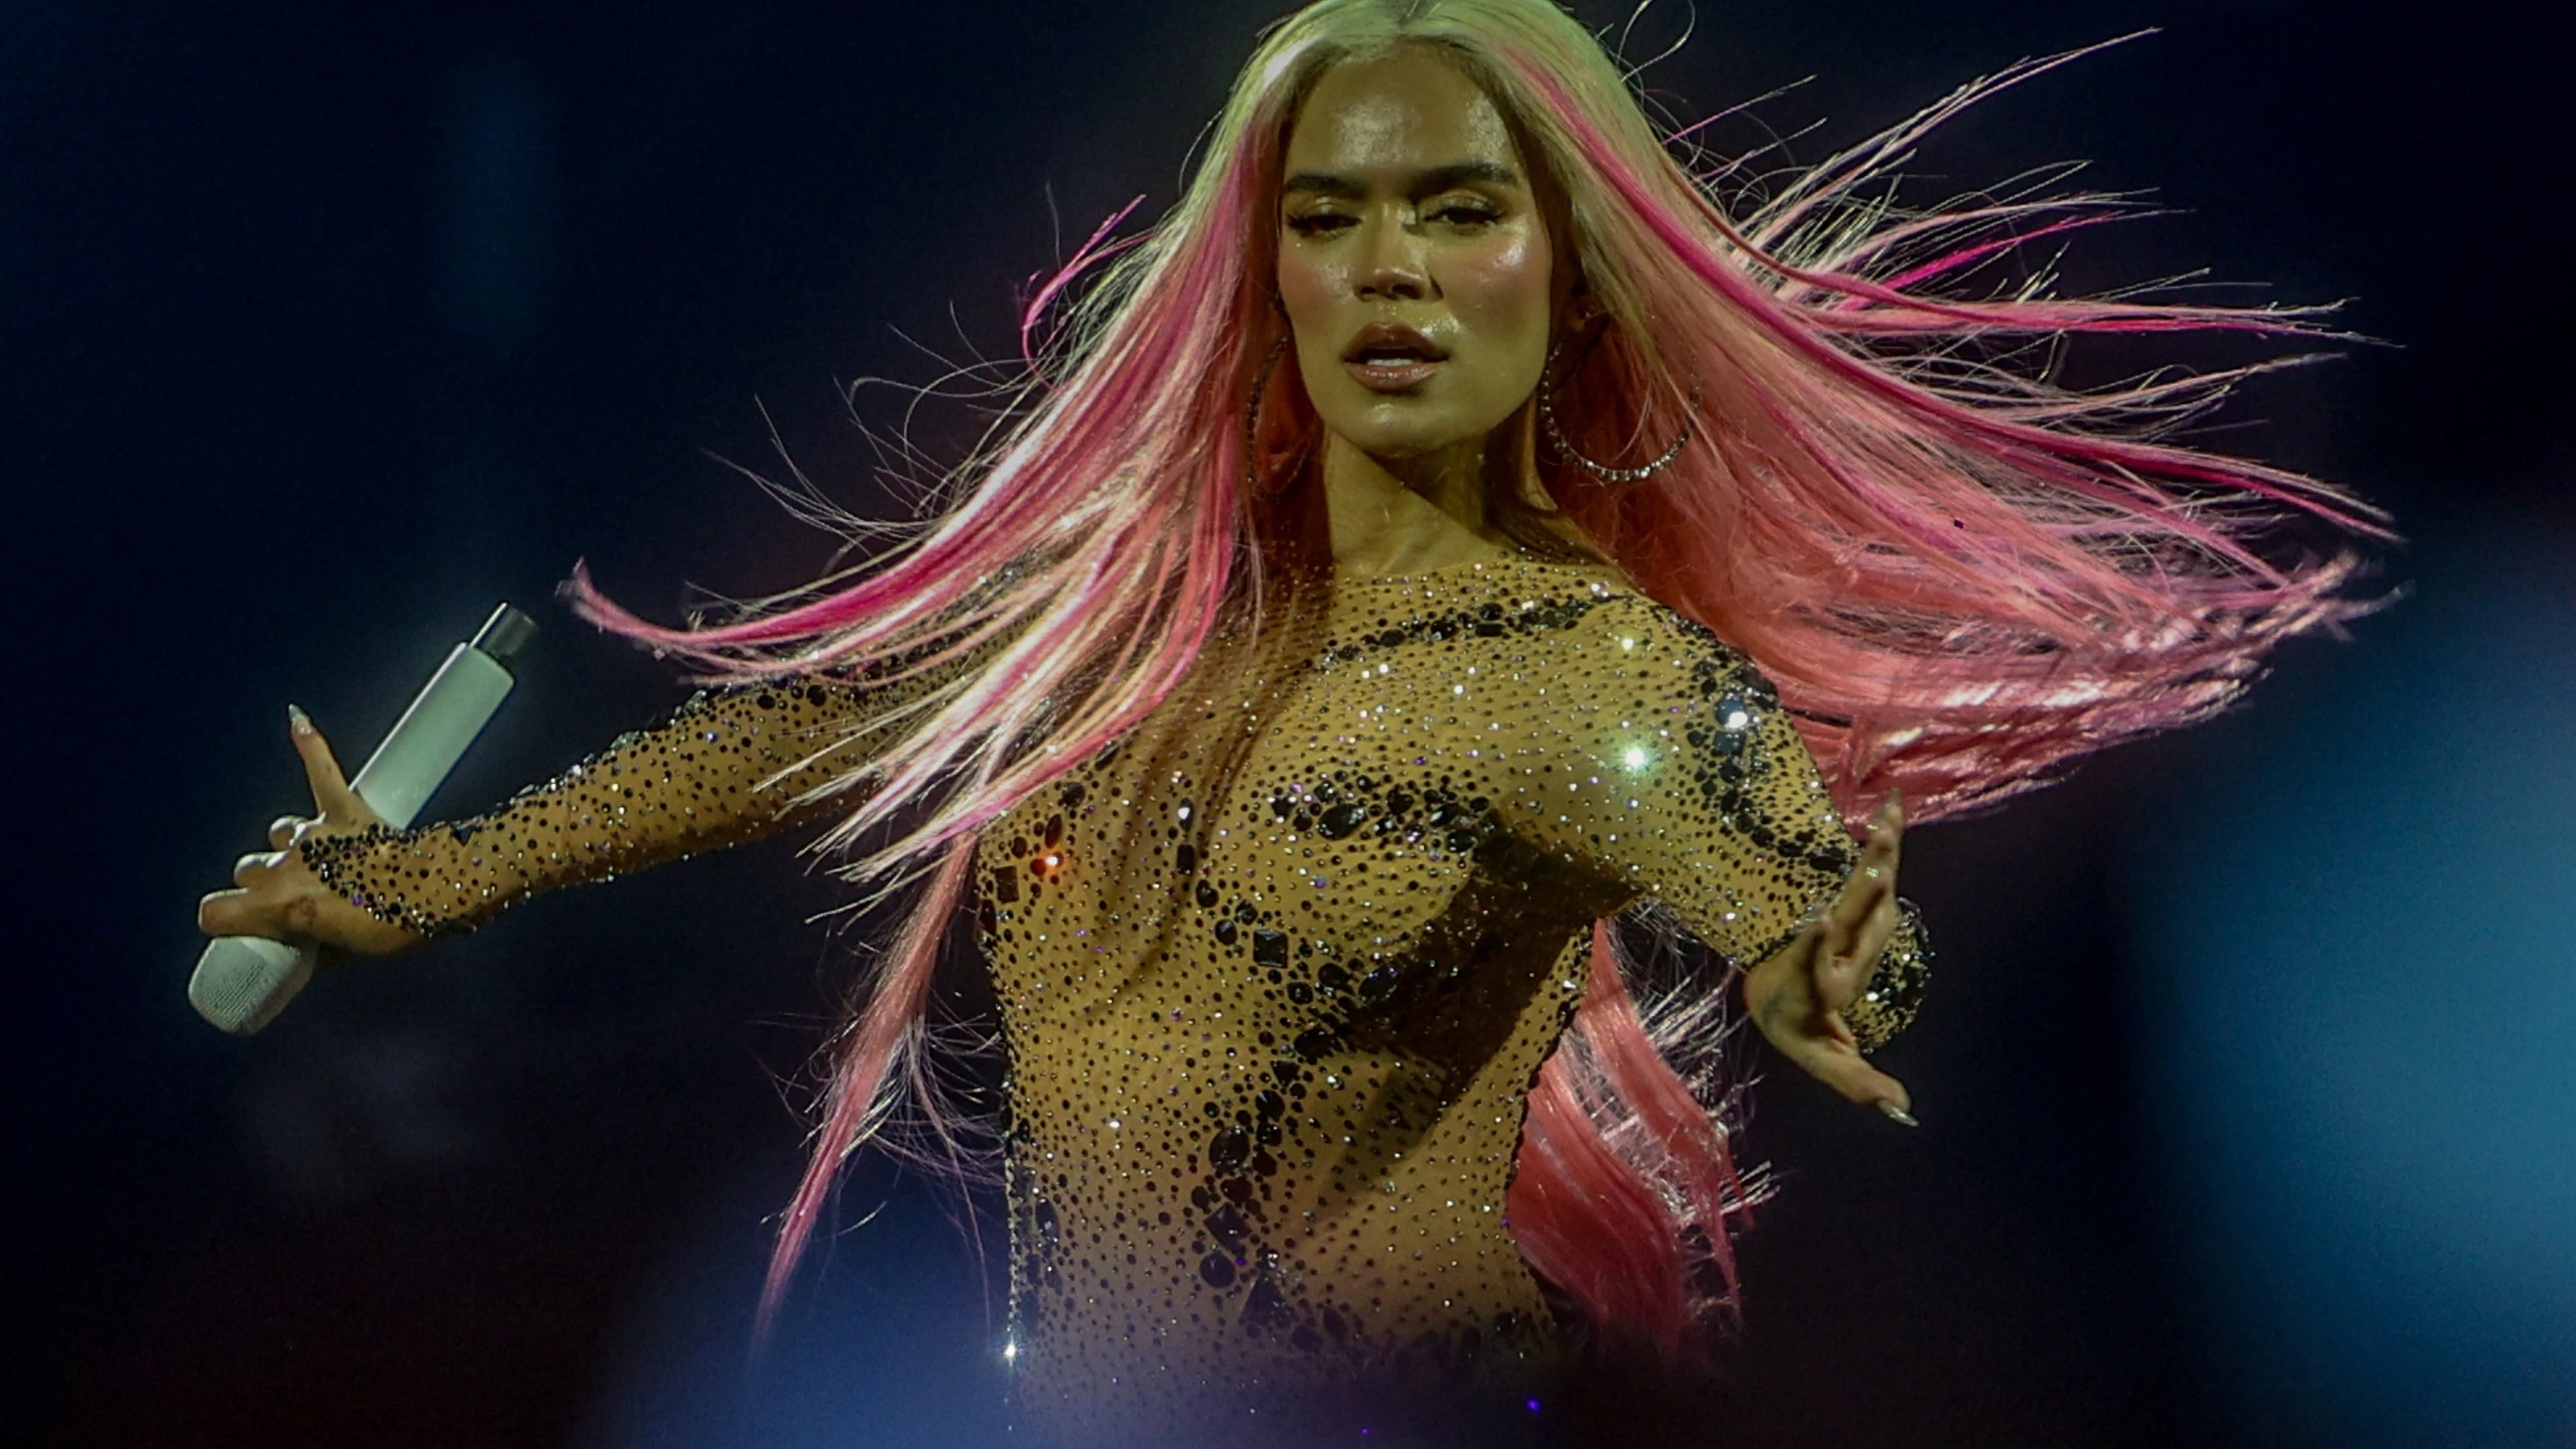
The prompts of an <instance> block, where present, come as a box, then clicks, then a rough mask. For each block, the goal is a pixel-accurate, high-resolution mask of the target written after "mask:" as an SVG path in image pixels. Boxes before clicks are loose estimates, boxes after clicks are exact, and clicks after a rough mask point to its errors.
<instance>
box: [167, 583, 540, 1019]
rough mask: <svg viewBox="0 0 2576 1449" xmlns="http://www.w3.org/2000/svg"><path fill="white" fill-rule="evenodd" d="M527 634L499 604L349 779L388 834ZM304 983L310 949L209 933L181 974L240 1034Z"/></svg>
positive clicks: (489, 706)
mask: <svg viewBox="0 0 2576 1449" xmlns="http://www.w3.org/2000/svg"><path fill="white" fill-rule="evenodd" d="M536 633H537V621H536V620H534V619H531V618H529V617H528V616H527V615H525V614H523V613H521V612H519V611H518V610H517V609H515V608H512V607H511V606H510V605H508V604H503V605H501V606H500V607H499V608H497V609H494V610H493V611H492V617H491V618H489V619H486V620H484V621H483V627H482V628H481V629H479V630H477V631H475V635H474V638H473V640H472V642H470V643H465V644H459V645H457V646H456V647H455V648H454V649H452V650H450V651H448V655H447V662H446V663H444V664H441V665H440V666H438V672H437V673H436V674H433V675H431V676H430V678H429V683H428V684H427V685H426V686H424V687H423V688H422V690H421V692H420V693H419V694H418V695H417V696H415V697H414V698H413V700H412V702H411V708H409V709H406V710H404V711H403V716H402V718H401V719H400V720H397V721H395V723H394V727H393V732H392V733H390V734H388V735H386V736H385V741H384V743H383V744H380V745H378V746H376V752H375V753H374V754H372V755H370V756H368V757H367V763H366V764H365V765H363V766H361V767H360V768H359V770H358V777H357V778H356V779H354V780H352V781H350V782H349V787H350V788H351V789H353V790H355V791H357V792H358V798H359V799H361V800H363V801H365V802H367V808H368V809H370V810H373V811H375V812H376V813H377V814H378V815H381V816H383V817H384V819H385V823H386V824H388V825H391V826H393V827H394V828H395V829H397V830H399V829H401V828H403V827H404V826H407V825H409V824H411V822H412V821H413V819H414V818H415V817H417V816H418V815H419V814H420V807H421V806H422V805H424V804H427V803H428V801H429V797H430V793H431V792H432V791H434V790H436V789H437V788H438V786H439V782H440V781H442V780H445V779H446V778H447V775H448V772H449V771H451V770H453V769H455V768H456V762H457V761H458V760H460V759H462V758H464V755H465V751H466V747H467V746H469V745H472V744H473V743H474V737H475V736H476V735H479V734H481V733H482V732H483V726H484V725H485V724H486V723H487V722H489V721H490V720H491V718H492V714H493V711H495V710H497V709H499V708H500V707H501V701H502V700H503V699H505V698H507V697H508V696H509V693H510V686H511V684H512V683H514V682H515V680H514V678H513V676H512V666H513V665H515V664H516V663H517V662H518V657H519V653H520V651H521V650H524V649H525V648H527V646H528V641H529V640H530V639H533V638H535V637H536ZM312 979H313V951H312V950H311V948H309V947H308V948H304V949H300V950H299V949H298V948H296V947H293V946H289V945H287V944H286V943H285V942H283V941H271V940H268V939H266V938H265V937H261V936H218V937H216V938H215V939H214V940H212V941H209V942H207V943H206V953H205V954H204V955H202V956H200V957H198V958H197V973H196V974H195V975H194V976H191V977H189V978H188V1003H189V1004H190V1005H191V1006H194V1007H196V1008H197V1014H198V1015H199V1016H202V1017H204V1018H205V1019H206V1020H208V1021H210V1022H213V1023H214V1024H215V1025H216V1026H218V1027H221V1028H222V1029H224V1030H225V1031H228V1032H231V1033H232V1034H233V1035H235V1036H249V1035H250V1034H251V1033H253V1032H255V1031H258V1030H259V1029H260V1028H261V1027H264V1026H266V1025H268V1024H269V1023H270V1022H272V1021H274V1020H276V1019H277V1014H278V1013H279V1012H281V1011H284V1010H285V1009H286V1003H287V1002H289V1001H292V1000H294V999H295V993H296V992H298V991H301V990H303V989H304V983H305V982H307V981H310V980H312Z"/></svg>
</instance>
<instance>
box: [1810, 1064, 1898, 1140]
mask: <svg viewBox="0 0 2576 1449" xmlns="http://www.w3.org/2000/svg"><path fill="white" fill-rule="evenodd" d="M1799 1065H1800V1066H1802V1067H1804V1068H1806V1070H1807V1072H1808V1074H1809V1075H1811V1076H1813V1077H1815V1078H1816V1079H1817V1080H1818V1081H1821V1082H1823V1083H1824V1084H1825V1085H1826V1086H1828V1087H1831V1088H1833V1089H1834V1090H1835V1091H1837V1092H1840V1093H1841V1094H1842V1095H1843V1099H1844V1100H1845V1101H1849V1102H1857V1103H1859V1104H1860V1105H1861V1106H1864V1107H1875V1108H1877V1109H1878V1110H1879V1111H1880V1112H1881V1113H1883V1114H1885V1115H1886V1117H1887V1118H1888V1120H1889V1121H1892V1122H1897V1123H1900V1124H1902V1125H1904V1126H1907V1127H1911V1126H1914V1125H1915V1123H1914V1121H1913V1109H1914V1094H1913V1093H1911V1092H1908V1091H1906V1090H1905V1084H1904V1083H1903V1082H1900V1081H1898V1080H1897V1079H1896V1078H1894V1077H1891V1076H1889V1075H1888V1074H1887V1073H1885V1072H1882V1071H1880V1070H1879V1069H1878V1068H1876V1067H1874V1066H1872V1065H1870V1063H1869V1059H1868V1058H1866V1057H1863V1056H1862V1055H1860V1053H1858V1052H1856V1051H1855V1052H1839V1051H1833V1050H1830V1049H1827V1050H1823V1051H1819V1052H1817V1053H1816V1054H1815V1055H1814V1057H1813V1058H1812V1059H1810V1060H1807V1061H1802V1062H1800V1063H1799Z"/></svg>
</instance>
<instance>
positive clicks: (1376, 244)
mask: <svg viewBox="0 0 2576 1449" xmlns="http://www.w3.org/2000/svg"><path fill="white" fill-rule="evenodd" d="M1410 221H1411V219H1410V218H1409V217H1408V218H1397V217H1391V216H1381V217H1379V218H1378V219H1376V220H1374V221H1372V222H1371V223H1370V224H1369V228H1368V237H1367V239H1366V242H1365V246H1366V250H1365V252H1364V253H1363V255H1362V257H1361V261H1360V269H1359V274H1358V276H1357V277H1356V278H1355V279H1354V284H1355V290H1357V292H1358V293H1359V295H1360V298H1361V300H1363V301H1379V302H1428V301H1437V300H1439V297H1440V287H1439V284H1438V283H1437V282H1434V281H1433V280H1432V278H1431V265H1430V256H1429V249H1428V248H1427V247H1426V246H1425V245H1424V243H1423V239H1422V237H1421V235H1420V234H1419V233H1418V232H1417V231H1416V230H1415V228H1414V227H1413V226H1412V225H1411V224H1410Z"/></svg>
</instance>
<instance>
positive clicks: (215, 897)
mask: <svg viewBox="0 0 2576 1449" xmlns="http://www.w3.org/2000/svg"><path fill="white" fill-rule="evenodd" d="M319 910H320V907H319V904H318V903H317V902H316V901H315V900H314V899H313V898H312V897H311V896H310V895H302V894H299V895H293V896H289V897H287V898H285V899H283V900H278V899H272V898H271V897H270V895H269V894H268V893H265V892H262V891H259V890H257V889H243V890H229V891H216V892H215V893H214V894H212V895H210V896H207V897H206V898H205V899H203V900H200V901H198V902H197V929H198V930H200V931H203V932H205V933H206V934H207V935H209V936H265V937H267V938H268V939H270V940H272V941H303V940H307V939H309V938H310V937H311V936H312V934H313V927H314V924H315V921H316V919H317V918H318V914H319Z"/></svg>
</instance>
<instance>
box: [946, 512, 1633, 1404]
mask: <svg viewBox="0 0 2576 1449" xmlns="http://www.w3.org/2000/svg"><path fill="white" fill-rule="evenodd" d="M1619 593H1620V591H1619V590H1617V589H1616V588H1615V587H1614V586H1613V585H1612V584H1611V583H1610V582H1609V581H1608V580H1606V579H1605V578H1603V577H1601V576H1599V575H1597V574H1595V573H1591V572H1587V571H1583V570H1579V569H1572V568H1565V567H1556V566H1544V565H1538V564H1534V563H1527V562H1512V563H1506V564H1496V565H1490V566H1483V567H1474V568H1463V569H1462V568H1452V569H1444V570H1440V571H1438V572H1436V573H1434V574H1431V575H1426V576H1423V577H1422V578H1420V579H1418V580H1411V581H1407V580H1387V581H1369V582H1361V583H1352V584H1344V585H1341V586H1338V587H1336V588H1334V589H1333V590H1332V592H1331V595H1330V603H1329V607H1326V608H1317V609H1309V610H1307V611H1304V612H1303V613H1302V614H1299V613H1293V612H1292V613H1291V614H1290V616H1289V617H1285V618H1279V617H1274V618H1273V619H1271V620H1270V621H1269V622H1268V623H1267V625H1266V626H1265V628H1264V630H1263V632H1262V634H1261V637H1260V639H1259V640H1258V642H1257V643H1247V642H1246V641H1244V640H1241V639H1231V640H1223V641H1220V642H1219V643H1218V644H1216V645H1214V646H1212V647H1211V649H1210V651H1209V655H1208V662H1207V664H1206V665H1205V666H1204V667H1203V668H1202V669H1201V670H1200V671H1199V673H1198V675H1197V676H1195V677H1194V678H1193V679H1192V680H1191V681H1190V682H1189V683H1188V684H1187V685H1185V686H1184V688H1183V689H1182V690H1181V691H1180V692H1178V693H1176V694H1175V696H1174V697H1173V698H1172V699H1171V700H1170V701H1168V702H1167V703H1166V705H1165V706H1164V707H1163V708H1162V709H1161V710H1160V711H1159V712H1158V713H1157V714H1156V716H1155V717H1153V718H1152V719H1151V720H1149V721H1148V723H1147V724H1146V725H1145V726H1144V727H1143V728H1142V729H1140V730H1139V731H1137V732H1136V733H1135V734H1134V735H1133V736H1131V737H1130V738H1129V739H1127V740H1126V741H1125V742H1123V743H1122V744H1121V745H1120V746H1119V747H1118V748H1116V749H1115V750H1113V751H1111V752H1109V753H1108V754H1107V755H1105V756H1103V757H1102V758H1100V759H1097V760H1095V761H1093V762H1090V763H1089V764H1088V765H1087V766H1086V767H1085V768H1083V769H1081V770H1079V771H1077V772H1076V773H1074V774H1073V775H1072V776H1070V777H1068V778H1067V779H1066V780H1065V781H1064V782H1062V783H1060V784H1059V785H1057V786H1055V787H1053V788H1050V789H1048V790H1045V791H1043V792H1041V794H1040V795H1038V796H1037V797H1034V798H1032V799H1031V800H1029V801H1028V802H1026V803H1024V804H1023V805H1022V806H1021V807H1020V808H1019V809H1018V810H1016V811H1015V812H1013V813H1012V814H1011V815H1010V816H1008V817H1006V818H1005V819H1004V820H1003V821H1002V822H1000V823H999V824H998V825H997V826H996V827H995V828H994V829H992V830H991V831H989V832H987V834H986V837H985V841H984V844H983V846H982V849H981V854H980V858H979V869H978V873H977V883H978V886H979V888H980V891H981V921H982V926H983V941H984V946H985V951H986V954H987V957H988V959H989V961H990V963H991V968H992V971H993V974H994V979H995V985H996V988H997V992H998V995H999V998H1000V1001H1001V1010H1002V1018H1003V1033H1004V1041H1005V1045H1006V1048H1007V1050H1008V1053H1009V1060H1010V1093H1009V1105H1010V1122H1011V1127H1010V1134H1009V1148H1008V1152H1009V1168H1008V1184H1009V1193H1010V1203H1011V1215H1012V1237H1013V1257H1014V1265H1015V1278H1014V1289H1013V1321H1014V1326H1013V1330H1012V1332H1013V1335H1014V1338H1013V1344H1012V1350H1011V1352H1012V1356H1013V1358H1014V1360H1015V1368H1016V1371H1017V1378H1018V1390H1017V1392H1018V1394H1019V1397H1020V1402H1021V1404H1022V1407H1023V1413H1024V1414H1025V1415H1026V1416H1027V1417H1028V1418H1030V1419H1032V1420H1034V1421H1038V1422H1042V1423H1046V1424H1049V1425H1052V1426H1053V1427H1054V1428H1056V1429H1057V1430H1058V1431H1059V1432H1062V1433H1064V1434H1066V1435H1068V1436H1069V1437H1073V1438H1077V1439H1079V1438H1086V1437H1092V1436H1098V1437H1102V1438H1114V1437H1121V1436H1132V1435H1133V1434H1135V1433H1137V1432H1139V1430H1140V1428H1141V1427H1142V1426H1144V1425H1148V1424H1156V1423H1159V1424H1166V1425H1168V1426H1170V1427H1171V1428H1172V1429H1175V1430H1177V1429H1180V1428H1182V1427H1185V1426H1191V1425H1205V1424H1206V1423H1208V1422H1210V1421H1211V1420H1213V1419H1221V1418H1224V1417H1227V1416H1234V1415H1242V1414H1245V1413H1258V1412H1259V1411H1260V1409H1261V1407H1262V1406H1263V1405H1264V1404H1265V1403H1275V1402H1276V1401H1277V1400H1278V1399H1279V1397H1280V1396H1281V1395H1282V1394H1283V1393H1285V1394H1292V1395H1293V1394H1296V1393H1298V1392H1300V1391H1301V1390H1302V1389H1304V1388H1306V1387H1309V1386H1312V1385H1317V1384H1322V1383H1327V1382H1338V1381H1346V1380H1349V1379H1351V1378H1352V1377H1354V1376H1356V1377H1360V1378H1383V1379H1401V1378H1405V1377H1419V1376H1421V1375H1423V1374H1426V1373H1427V1374H1430V1375H1433V1376H1436V1377H1439V1378H1442V1379H1443V1380H1445V1381H1449V1382H1452V1383H1456V1382H1461V1381H1463V1382H1466V1383H1469V1384H1471V1385H1472V1384H1474V1383H1479V1382H1491V1383H1493V1384H1496V1385H1499V1386H1508V1385H1509V1384H1510V1383H1511V1382H1513V1381H1514V1380H1516V1379H1517V1378H1518V1377H1519V1376H1521V1375H1523V1374H1525V1373H1529V1372H1533V1371H1535V1370H1537V1369H1539V1368H1541V1367H1542V1366H1543V1365H1544V1363H1545V1361H1546V1360H1547V1358H1548V1356H1549V1355H1550V1353H1551V1351H1552V1349H1553V1342H1554V1334H1553V1331H1552V1325H1551V1322H1550V1316H1549V1311H1548V1307H1547V1305H1546V1302H1545V1300H1544V1299H1543V1297H1542V1296H1541V1293H1540V1290H1539V1286H1538V1283H1537V1282H1536V1280H1535V1279H1534V1278H1533V1277H1532V1275H1531V1273H1530V1272H1529V1269H1528V1268H1527V1267H1526V1265H1525V1264H1524V1263H1523V1261H1522V1257H1521V1254H1520V1252H1519V1250H1518V1248H1517V1247H1516V1246H1515V1245H1514V1243H1513V1241H1512V1238H1511V1236H1510V1233H1509V1230H1508V1228H1507V1226H1506V1223H1505V1198H1506V1193H1507V1190H1508V1188H1509V1186H1510V1184H1511V1180H1512V1172H1513V1160H1514V1156H1515V1153H1516V1151H1517V1148H1518V1145H1519V1138H1520V1127H1521V1118H1522V1111H1523V1105H1524V1099H1525V1097H1526V1094H1527V1091H1528V1088H1529V1084H1530V1081H1531V1079H1532V1077H1533V1076H1534V1075H1535V1074H1536V1072H1537V1071H1538V1069H1539V1067H1540V1065H1541V1063H1542V1062H1543V1061H1544V1060H1545V1059H1546V1057H1547V1055H1548V1053H1549V1052H1550V1051H1551V1050H1553V1048H1554V1046H1555V1043H1556V1040H1557V1037H1558V1035H1559V1033H1560V1032H1561V1031H1562V1030H1563V1028H1564V1025H1565V1023H1566V1021H1567V1020H1568V1019H1569V1018H1570V1016H1571V1015H1572V1013H1573V1010H1574V1007H1575V1005H1576V1003H1577V1001H1578V1000H1579V999H1580V997H1581V995H1582V992H1583V989H1584V985H1585V971H1586V963H1587V959H1588V952H1587V948H1588V942H1589V931H1590V926H1591V923H1592V922H1593V920H1594V919H1595V918H1596V917H1599V916H1602V915H1606V914H1610V913H1613V912H1615V911H1617V910H1618V909H1619V908H1620V907H1621V906H1622V905H1623V904H1625V903H1626V902H1627V900H1628V899H1630V898H1631V897H1632V896H1633V895H1634V892H1633V891H1630V890H1625V889H1623V888H1622V887H1621V886H1620V885H1619V884H1618V883H1617V882H1615V881H1612V880H1608V879H1605V878H1604V876H1603V874H1602V873H1601V872H1600V871H1598V870H1597V869H1596V868H1593V867H1591V866H1589V865H1578V864H1575V863H1572V862H1569V861H1567V860H1564V859H1562V858H1559V857H1557V856H1552V855H1550V854H1548V853H1546V852H1545V851H1543V850H1542V849H1540V848H1538V847H1536V846H1534V845H1533V844H1532V843H1531V836H1532V834H1533V832H1530V831H1526V830H1520V829H1516V828H1515V822H1516V820H1517V819H1518V818H1519V817H1522V816H1525V815H1526V814H1527V813H1528V812H1530V811H1531V810H1533V809H1541V808H1544V802H1543V801H1541V800H1539V799H1538V798H1536V794H1535V792H1536V791H1537V789H1538V788H1539V787H1540V786H1541V785H1548V784H1550V783H1551V782H1549V781H1547V780H1545V779H1544V778H1543V777H1544V776H1545V775H1546V774H1547V773H1548V772H1549V770H1552V769H1553V768H1555V766H1556V764H1557V763H1558V761H1559V757H1561V756H1563V755H1564V754H1565V753H1566V750H1567V748H1568V746H1569V743H1571V742H1570V741H1569V739H1568V738H1567V734H1566V732H1567V729H1568V728H1569V724H1570V723H1571V720H1572V717H1573V715H1574V714H1576V713H1578V712H1576V711H1570V710H1568V709H1567V708H1565V707H1564V704H1563V703H1561V702H1562V701H1566V700H1567V699H1568V697H1569V696H1570V695H1571V694H1573V693H1576V692H1579V691H1581V690H1583V689H1584V688H1585V687H1586V676H1585V673H1584V667H1583V666H1584V664H1585V663H1586V658H1584V657H1577V656H1583V655H1584V650H1582V649H1580V648H1575V649H1572V650H1571V651H1569V648H1568V645H1569V643H1570V641H1572V640H1575V639H1577V638H1581V637H1585V636H1586V635H1587V634H1588V631H1584V630H1581V629H1578V628H1573V627H1572V626H1575V625H1577V624H1578V623H1579V621H1581V620H1582V619H1583V618H1584V617H1585V616H1586V615H1588V614H1590V613H1592V612H1593V611H1594V610H1596V609H1599V608H1601V607H1603V606H1605V605H1607V604H1610V603H1611V602H1612V601H1613V600H1614V599H1616V598H1617V597H1618V596H1619ZM1627 606H1628V607H1634V606H1635V605H1634V603H1633V601H1631V602H1630V603H1629V604H1628V605H1627ZM1600 654H1601V650H1600V649H1598V648H1594V649H1592V650H1591V651H1590V654H1589V656H1588V657H1589V662H1591V663H1593V664H1596V665H1601V666H1604V667H1606V666H1608V665H1610V664H1612V663H1614V662H1615V661H1611V660H1606V659H1602V658H1600V657H1599V656H1600ZM1551 692H1554V694H1555V695H1556V696H1557V699H1556V700H1555V701H1552V700H1551V699H1550V698H1549V696H1550V694H1551ZM1551 787H1552V786H1551ZM1128 1442H1137V1441H1136V1440H1134V1439H1133V1438H1132V1437H1131V1438H1129V1439H1128Z"/></svg>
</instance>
